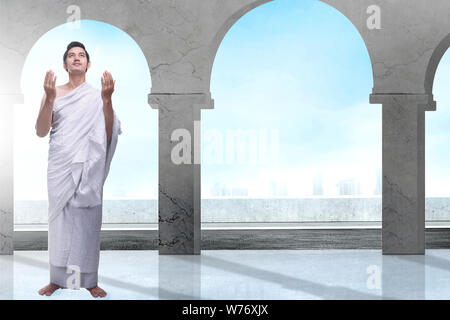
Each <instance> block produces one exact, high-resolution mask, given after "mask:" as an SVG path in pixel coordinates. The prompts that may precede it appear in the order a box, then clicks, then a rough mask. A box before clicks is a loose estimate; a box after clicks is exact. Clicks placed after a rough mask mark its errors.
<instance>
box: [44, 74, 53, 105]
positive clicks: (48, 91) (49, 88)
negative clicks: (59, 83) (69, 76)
mask: <svg viewBox="0 0 450 320" xmlns="http://www.w3.org/2000/svg"><path fill="white" fill-rule="evenodd" d="M44 90H45V95H46V96H47V99H49V101H54V100H55V98H56V76H55V75H54V73H53V71H52V70H50V71H47V74H46V75H45V81H44Z"/></svg>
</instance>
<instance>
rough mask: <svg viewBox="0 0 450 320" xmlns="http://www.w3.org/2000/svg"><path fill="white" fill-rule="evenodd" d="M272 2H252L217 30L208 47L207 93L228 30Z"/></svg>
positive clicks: (268, 0) (267, 0) (260, 0)
mask: <svg viewBox="0 0 450 320" xmlns="http://www.w3.org/2000/svg"><path fill="white" fill-rule="evenodd" d="M271 1H273V0H257V1H253V2H251V3H249V4H247V5H246V6H244V7H242V8H240V9H239V10H238V11H236V12H235V13H234V14H233V15H231V16H229V17H228V19H226V21H225V22H224V23H223V24H222V25H221V26H220V28H219V29H218V31H217V33H216V35H215V36H214V38H213V39H212V41H211V44H210V46H209V53H210V64H209V68H208V72H207V79H206V81H205V85H206V90H207V91H208V92H209V91H210V88H211V73H212V68H213V66H214V60H215V57H216V55H217V52H218V51H219V47H220V44H221V43H222V41H223V39H224V38H225V36H226V34H227V33H228V31H230V29H231V28H232V27H233V26H234V24H235V23H236V22H237V21H238V20H239V19H241V18H242V17H243V16H244V15H245V14H247V13H248V12H250V11H252V10H253V9H255V8H256V7H259V6H261V5H263V4H266V3H268V2H271Z"/></svg>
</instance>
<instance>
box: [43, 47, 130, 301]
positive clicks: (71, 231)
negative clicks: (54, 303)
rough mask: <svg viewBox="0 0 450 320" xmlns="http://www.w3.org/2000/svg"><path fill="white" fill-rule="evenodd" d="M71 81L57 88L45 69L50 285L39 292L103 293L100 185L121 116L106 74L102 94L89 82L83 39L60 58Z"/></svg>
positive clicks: (103, 294) (44, 114)
mask: <svg viewBox="0 0 450 320" xmlns="http://www.w3.org/2000/svg"><path fill="white" fill-rule="evenodd" d="M63 61H64V63H63V67H64V69H65V70H66V71H67V72H68V75H69V81H68V82H67V83H66V84H64V85H61V86H56V76H55V75H54V73H53V71H51V70H49V71H47V74H46V76H45V81H44V91H45V93H44V96H43V98H42V102H41V109H40V111H39V115H38V118H37V120H36V134H37V135H38V136H39V137H45V136H46V135H47V134H48V132H49V131H50V129H51V131H50V139H49V152H48V168H47V187H48V203H49V208H48V252H49V263H50V283H49V284H48V285H47V286H45V287H43V288H42V289H40V290H39V291H38V293H39V294H40V295H46V296H50V295H52V294H53V292H54V291H55V290H57V289H60V288H61V289H65V288H70V289H79V288H86V289H87V290H88V291H89V292H90V293H91V295H92V296H93V297H94V298H97V297H105V296H106V292H105V291H104V290H103V289H102V288H100V287H99V286H98V281H97V280H98V266H99V256H100V229H101V224H102V204H103V185H104V183H105V180H106V177H107V176H108V172H109V168H110V164H111V160H112V158H113V155H114V152H115V149H116V145H117V140H118V135H119V134H121V133H122V131H121V127H120V121H119V119H118V118H117V116H116V113H115V111H114V110H113V107H112V99H111V96H112V93H113V92H114V85H115V80H114V79H113V78H112V75H111V74H110V73H109V72H107V71H105V72H104V73H103V76H102V77H101V86H102V89H101V91H100V90H99V89H96V88H94V87H92V86H91V85H90V84H88V83H87V82H86V72H87V71H88V69H89V68H90V66H91V62H90V59H89V54H88V52H87V50H86V49H85V46H84V45H83V44H82V43H80V42H71V43H70V44H69V45H68V46H67V50H66V52H65V53H64V56H63Z"/></svg>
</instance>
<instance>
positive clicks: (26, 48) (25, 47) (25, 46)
mask: <svg viewBox="0 0 450 320" xmlns="http://www.w3.org/2000/svg"><path fill="white" fill-rule="evenodd" d="M80 21H96V22H102V23H105V24H108V25H110V26H113V27H115V28H117V29H119V30H121V31H122V32H124V33H126V34H127V35H128V36H129V37H130V38H131V39H133V41H134V42H135V43H136V44H137V45H138V46H139V48H140V49H141V51H142V53H143V54H144V56H145V59H146V62H147V66H148V67H149V71H150V61H149V57H148V52H146V51H145V50H143V46H142V42H143V41H142V39H141V38H139V37H136V35H134V36H133V35H132V34H130V33H129V32H127V31H126V30H125V29H124V28H123V27H120V26H118V25H116V24H114V23H111V22H108V21H104V20H102V19H81V20H80ZM66 23H67V22H64V23H60V24H52V26H51V27H46V28H43V29H40V30H39V33H36V34H35V36H34V37H33V38H31V39H29V40H28V41H26V42H23V43H21V47H19V48H16V51H19V52H24V53H25V54H24V55H23V59H20V60H18V63H16V65H15V67H16V73H15V74H16V75H17V78H15V79H14V81H13V83H14V89H13V90H14V92H15V93H19V94H20V95H22V94H23V93H22V89H21V85H20V83H21V77H22V74H23V68H24V66H25V62H26V60H27V58H28V55H29V53H30V51H31V50H32V48H33V46H34V45H35V44H36V43H37V42H38V41H39V39H41V38H42V37H43V36H44V35H45V34H47V33H48V32H50V31H52V30H54V29H55V28H58V27H60V26H62V25H64V24H66ZM150 77H151V72H150ZM150 89H151V88H149V90H150Z"/></svg>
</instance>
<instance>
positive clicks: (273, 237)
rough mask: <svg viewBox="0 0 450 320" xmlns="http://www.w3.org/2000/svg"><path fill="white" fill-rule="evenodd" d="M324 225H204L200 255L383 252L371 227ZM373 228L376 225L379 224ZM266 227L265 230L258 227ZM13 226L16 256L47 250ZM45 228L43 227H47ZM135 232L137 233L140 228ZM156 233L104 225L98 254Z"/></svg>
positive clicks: (440, 233) (137, 246)
mask: <svg viewBox="0 0 450 320" xmlns="http://www.w3.org/2000/svg"><path fill="white" fill-rule="evenodd" d="M352 224H353V227H352V226H351V225H350V224H349V223H337V224H335V223H333V224H331V226H330V223H328V226H329V227H326V226H325V223H322V225H321V226H320V225H319V224H318V223H312V224H310V225H305V224H304V223H302V224H300V225H297V226H295V225H293V224H292V223H289V225H290V226H287V225H286V224H285V223H281V224H279V225H276V224H273V223H271V224H268V223H260V224H259V226H256V225H255V224H247V225H243V224H242V223H239V224H235V225H234V226H233V225H230V224H227V225H228V226H221V225H222V224H211V225H209V226H208V227H209V228H208V227H206V226H203V225H202V233H201V249H202V250H257V249H264V250H277V249H299V250H301V249H381V228H380V227H378V226H376V225H375V223H373V225H372V226H371V225H370V223H369V224H368V223H364V224H363V223H352ZM377 224H380V223H379V222H377ZM262 225H266V226H262ZM40 227H41V229H40V230H39V229H38V228H36V226H35V228H34V229H32V228H25V227H24V226H16V228H15V231H14V250H47V239H48V235H47V230H46V229H45V228H44V226H42V225H41V226H40ZM45 227H46V226H45ZM138 227H139V228H138ZM425 238H426V248H427V249H444V248H445V249H448V248H450V224H449V223H448V222H432V223H427V227H426V230H425ZM157 239H158V230H157V229H156V225H155V226H151V225H139V226H136V225H134V226H133V225H126V226H124V225H115V226H111V225H109V226H108V225H103V227H102V231H101V250H157V249H158V247H157Z"/></svg>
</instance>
